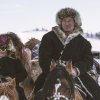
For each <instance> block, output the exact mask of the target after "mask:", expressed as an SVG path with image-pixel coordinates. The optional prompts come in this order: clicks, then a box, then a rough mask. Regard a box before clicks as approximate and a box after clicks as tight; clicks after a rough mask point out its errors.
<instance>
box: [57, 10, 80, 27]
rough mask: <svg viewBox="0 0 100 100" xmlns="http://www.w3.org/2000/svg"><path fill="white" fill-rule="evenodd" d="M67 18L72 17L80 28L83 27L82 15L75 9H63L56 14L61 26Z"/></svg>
mask: <svg viewBox="0 0 100 100" xmlns="http://www.w3.org/2000/svg"><path fill="white" fill-rule="evenodd" d="M66 17H72V18H73V19H74V21H75V23H76V24H77V25H78V26H81V25H82V22H81V18H80V14H79V13H78V12H77V11H76V10H75V9H73V8H63V9H61V10H60V11H58V13H57V14H56V23H57V24H58V25H61V21H62V20H63V19H64V18H66Z"/></svg>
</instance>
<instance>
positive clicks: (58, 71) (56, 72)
mask: <svg viewBox="0 0 100 100" xmlns="http://www.w3.org/2000/svg"><path fill="white" fill-rule="evenodd" d="M57 78H66V80H68V82H69V84H70V87H71V93H73V94H74V82H73V78H72V76H71V75H69V73H68V71H66V68H65V67H64V66H63V65H57V66H56V67H55V68H54V69H53V70H52V71H51V72H50V73H49V74H48V76H47V78H46V80H45V83H44V87H43V91H42V97H46V95H47V91H48V89H50V88H51V87H53V85H54V84H55V83H56V79H57ZM54 80H55V81H54ZM43 100H44V99H43Z"/></svg>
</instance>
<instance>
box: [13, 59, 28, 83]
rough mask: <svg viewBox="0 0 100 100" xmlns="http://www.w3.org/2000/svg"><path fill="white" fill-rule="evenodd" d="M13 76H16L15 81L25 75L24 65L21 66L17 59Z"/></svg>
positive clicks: (19, 80)
mask: <svg viewBox="0 0 100 100" xmlns="http://www.w3.org/2000/svg"><path fill="white" fill-rule="evenodd" d="M14 77H15V78H16V82H17V83H19V82H21V81H23V80H24V79H25V78H26V77H27V72H26V70H25V67H24V66H23V64H22V63H21V61H20V60H19V59H17V60H16V73H15V75H14Z"/></svg>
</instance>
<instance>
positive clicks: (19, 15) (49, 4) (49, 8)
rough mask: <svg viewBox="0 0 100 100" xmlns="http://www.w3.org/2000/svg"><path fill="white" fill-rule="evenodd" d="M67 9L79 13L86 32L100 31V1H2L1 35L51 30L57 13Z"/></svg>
mask: <svg viewBox="0 0 100 100" xmlns="http://www.w3.org/2000/svg"><path fill="white" fill-rule="evenodd" d="M65 7H73V8H75V9H76V10H77V11H79V13H80V15H81V18H82V22H83V25H82V27H83V29H84V31H85V32H99V31H100V0H0V33H2V32H7V31H13V32H23V31H26V30H32V29H34V28H36V27H38V28H42V27H44V28H47V29H48V30H50V29H51V28H52V27H53V26H55V25H56V23H55V15H56V13H57V12H58V10H60V9H61V8H65Z"/></svg>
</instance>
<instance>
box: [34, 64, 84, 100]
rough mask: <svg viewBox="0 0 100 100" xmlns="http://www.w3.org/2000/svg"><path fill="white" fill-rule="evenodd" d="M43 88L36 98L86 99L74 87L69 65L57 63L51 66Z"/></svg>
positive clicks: (46, 99)
mask: <svg viewBox="0 0 100 100" xmlns="http://www.w3.org/2000/svg"><path fill="white" fill-rule="evenodd" d="M51 67H52V68H51V72H50V73H49V74H48V76H47V78H46V80H45V83H44V86H43V89H41V90H40V91H38V92H37V94H36V96H35V98H34V100H84V99H83V98H82V96H81V94H80V92H79V90H78V89H77V88H75V87H74V81H73V78H72V76H71V75H70V74H69V72H68V71H67V70H70V69H71V66H69V67H70V68H69V69H68V65H67V66H64V65H62V64H55V65H53V66H51Z"/></svg>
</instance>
